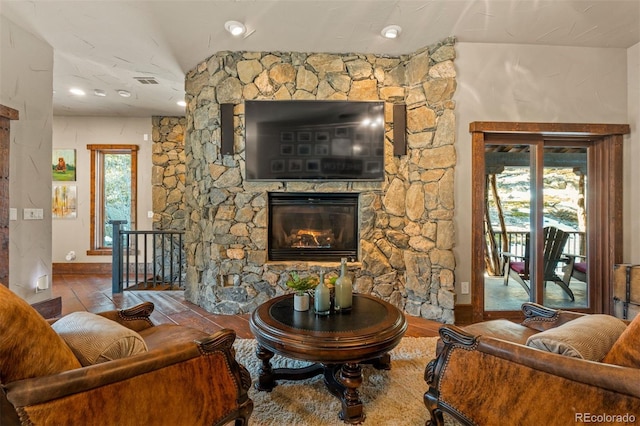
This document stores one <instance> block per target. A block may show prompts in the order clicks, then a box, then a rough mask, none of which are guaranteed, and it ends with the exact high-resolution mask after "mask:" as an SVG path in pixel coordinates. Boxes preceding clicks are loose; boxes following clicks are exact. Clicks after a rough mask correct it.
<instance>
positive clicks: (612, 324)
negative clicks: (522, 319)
mask: <svg viewBox="0 0 640 426" xmlns="http://www.w3.org/2000/svg"><path fill="white" fill-rule="evenodd" d="M625 328H626V324H625V322H624V321H622V320H620V319H618V318H616V317H613V316H611V315H602V314H593V315H585V316H583V317H580V318H576V319H574V320H572V321H569V322H567V323H564V324H562V325H560V326H558V327H555V328H551V329H549V330H545V331H543V332H540V333H537V334H534V335H533V336H531V337H529V339H527V346H530V347H532V348H536V349H541V350H544V351H548V352H553V353H557V354H561V355H565V356H570V357H575V358H582V359H587V360H590V361H601V360H602V359H603V358H604V356H605V355H606V354H607V352H609V350H610V349H611V347H612V346H613V344H614V343H615V342H616V340H618V337H620V335H621V334H622V333H623V332H624V330H625Z"/></svg>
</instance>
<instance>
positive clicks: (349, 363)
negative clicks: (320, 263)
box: [250, 294, 407, 424]
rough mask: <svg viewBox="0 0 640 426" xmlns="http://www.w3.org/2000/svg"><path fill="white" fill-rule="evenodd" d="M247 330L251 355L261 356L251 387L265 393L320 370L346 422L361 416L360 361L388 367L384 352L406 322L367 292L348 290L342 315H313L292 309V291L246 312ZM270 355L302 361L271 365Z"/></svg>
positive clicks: (388, 305)
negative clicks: (349, 300)
mask: <svg viewBox="0 0 640 426" xmlns="http://www.w3.org/2000/svg"><path fill="white" fill-rule="evenodd" d="M250 326H251V331H252V332H253V334H254V335H255V337H256V340H257V341H258V348H257V349H256V355H257V356H258V358H259V359H260V360H262V367H261V369H260V375H259V377H258V381H257V382H256V385H255V387H256V389H258V390H263V391H270V390H272V389H273V388H274V387H275V386H276V380H278V379H286V380H301V379H306V378H309V377H313V376H316V375H318V374H324V381H325V384H326V385H327V388H328V389H329V391H330V392H331V393H332V394H333V395H335V396H336V397H338V398H340V400H341V402H342V410H341V411H340V414H339V415H340V418H341V419H342V420H344V421H345V422H347V423H352V424H356V423H360V422H362V421H363V420H364V413H363V409H362V401H361V400H360V396H359V394H358V390H357V389H358V387H359V386H360V384H361V383H362V370H361V368H360V364H363V363H371V364H373V365H374V367H376V368H379V369H389V368H391V358H390V356H389V351H390V350H391V349H393V348H394V347H395V346H396V345H397V344H398V343H399V342H400V339H402V336H403V335H404V332H405V331H406V329H407V322H406V319H405V317H404V315H403V314H402V312H401V311H400V310H399V309H398V308H396V307H395V306H393V305H391V304H390V303H387V302H385V301H384V300H382V299H378V298H376V297H373V296H368V295H364V294H354V297H353V305H352V309H351V311H350V312H348V313H335V314H334V313H332V314H331V315H327V316H320V315H316V314H315V312H314V310H313V308H311V309H309V310H308V311H305V312H298V311H295V310H294V309H293V295H291V294H288V295H284V296H280V297H276V298H273V299H271V300H269V301H267V302H265V303H263V304H262V305H260V306H259V307H258V308H257V309H256V310H255V311H254V312H253V314H252V315H251V319H250ZM274 354H278V355H282V356H284V357H287V358H294V359H298V360H302V361H311V362H314V363H316V364H313V365H311V366H309V367H305V368H299V369H288V368H277V369H273V368H272V367H271V358H272V357H273V355H274Z"/></svg>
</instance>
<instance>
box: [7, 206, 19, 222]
mask: <svg viewBox="0 0 640 426" xmlns="http://www.w3.org/2000/svg"><path fill="white" fill-rule="evenodd" d="M9 220H18V209H16V208H13V207H11V208H9Z"/></svg>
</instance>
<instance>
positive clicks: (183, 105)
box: [176, 101, 187, 107]
mask: <svg viewBox="0 0 640 426" xmlns="http://www.w3.org/2000/svg"><path fill="white" fill-rule="evenodd" d="M176 103H177V104H178V105H179V106H181V107H186V106H187V103H186V102H185V101H178V102H176Z"/></svg>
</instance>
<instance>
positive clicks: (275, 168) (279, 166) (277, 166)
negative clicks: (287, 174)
mask: <svg viewBox="0 0 640 426" xmlns="http://www.w3.org/2000/svg"><path fill="white" fill-rule="evenodd" d="M283 171H284V160H271V172H272V173H280V172H283Z"/></svg>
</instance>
